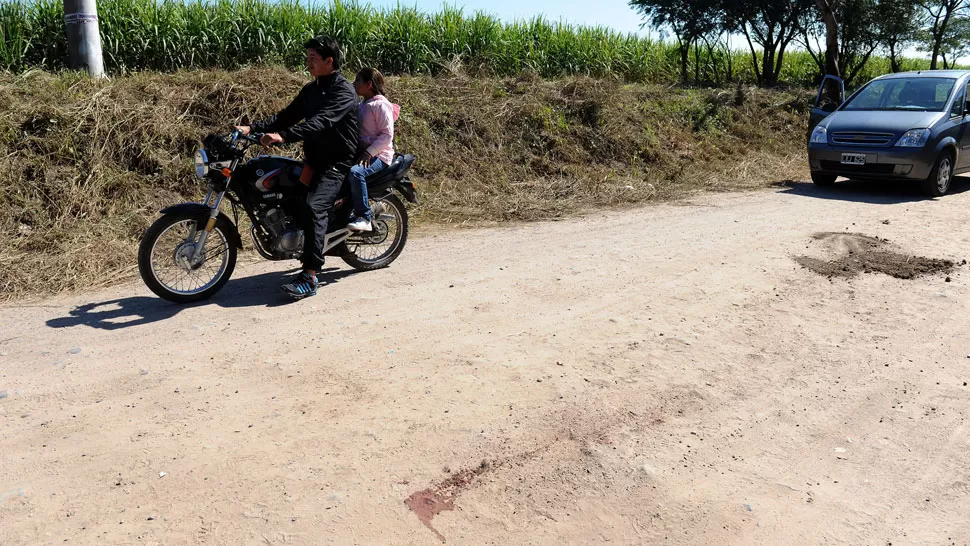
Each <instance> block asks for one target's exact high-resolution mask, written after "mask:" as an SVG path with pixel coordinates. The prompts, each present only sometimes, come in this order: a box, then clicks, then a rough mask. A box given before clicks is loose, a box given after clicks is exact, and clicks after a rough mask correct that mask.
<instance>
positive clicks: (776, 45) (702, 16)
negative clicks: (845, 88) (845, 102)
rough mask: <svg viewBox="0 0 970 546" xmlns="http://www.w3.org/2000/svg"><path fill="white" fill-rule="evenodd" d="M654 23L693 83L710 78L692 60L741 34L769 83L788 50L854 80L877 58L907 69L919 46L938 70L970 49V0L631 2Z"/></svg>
mask: <svg viewBox="0 0 970 546" xmlns="http://www.w3.org/2000/svg"><path fill="white" fill-rule="evenodd" d="M629 4H630V6H631V7H633V8H634V9H635V10H637V11H638V12H639V13H640V14H641V15H642V16H644V18H645V19H646V23H645V24H647V25H649V26H651V27H653V28H655V29H658V30H661V31H664V32H670V33H671V34H672V35H673V37H674V38H676V40H677V47H678V51H679V53H680V76H681V79H682V80H683V81H685V82H690V81H692V80H693V81H695V82H697V81H701V80H702V79H703V78H705V77H707V75H705V74H703V73H702V71H703V67H701V66H700V64H699V63H694V71H693V74H692V73H691V70H690V67H691V63H690V57H691V54H692V53H693V54H694V57H695V59H697V58H700V56H701V54H702V52H706V53H708V54H709V53H710V52H713V51H714V50H715V49H717V48H719V47H722V44H724V43H726V40H727V37H728V36H740V37H742V38H743V39H744V41H745V43H746V45H747V48H748V50H749V52H750V60H751V63H752V68H753V70H754V73H755V75H756V77H757V80H758V82H759V83H760V84H761V85H765V86H772V85H776V84H777V83H779V76H780V74H781V70H782V67H783V63H784V60H785V55H786V54H788V53H790V52H791V51H792V50H793V49H802V50H804V51H807V52H808V53H809V54H810V55H811V57H812V59H813V60H814V61H815V64H816V66H817V67H818V73H819V77H821V75H823V74H833V75H837V76H840V77H842V78H843V79H844V80H845V81H846V83H847V84H850V85H851V83H852V82H853V81H854V80H855V79H856V77H858V76H859V75H860V74H861V73H862V72H863V69H864V68H865V67H866V65H867V64H868V63H869V62H870V60H871V59H872V58H873V56H875V55H883V56H885V57H886V58H888V59H889V64H890V67H891V70H892V71H893V72H899V71H901V70H902V65H903V63H902V61H903V55H904V53H905V52H906V51H909V50H912V49H916V50H918V51H922V52H926V53H928V54H929V56H930V68H931V69H932V70H936V69H939V68H944V69H945V68H952V67H955V66H956V64H957V62H958V61H959V60H960V59H961V58H963V57H965V56H966V55H967V54H970V0H630V2H629Z"/></svg>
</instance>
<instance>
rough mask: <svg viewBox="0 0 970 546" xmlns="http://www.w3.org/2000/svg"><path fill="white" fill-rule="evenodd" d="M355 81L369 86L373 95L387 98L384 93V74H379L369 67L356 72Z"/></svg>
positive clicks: (379, 72)
mask: <svg viewBox="0 0 970 546" xmlns="http://www.w3.org/2000/svg"><path fill="white" fill-rule="evenodd" d="M357 81H359V82H361V83H369V84H371V86H372V89H373V90H374V94H375V95H384V96H385V97H386V96H387V95H386V94H385V93H384V74H381V71H380V70H378V69H376V68H371V67H369V66H368V67H365V68H361V69H360V71H359V72H357Z"/></svg>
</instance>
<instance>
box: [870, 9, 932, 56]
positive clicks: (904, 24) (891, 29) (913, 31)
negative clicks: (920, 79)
mask: <svg viewBox="0 0 970 546" xmlns="http://www.w3.org/2000/svg"><path fill="white" fill-rule="evenodd" d="M920 15H922V13H920V10H919V9H918V6H917V5H916V4H914V3H913V1H912V0H879V2H878V4H877V5H876V20H877V22H878V24H879V43H880V45H881V46H882V47H883V48H885V51H886V53H887V55H888V56H889V66H890V69H891V70H892V71H893V72H901V71H902V70H903V67H902V57H903V51H904V50H905V49H906V48H907V47H908V46H909V45H910V44H912V43H913V42H915V41H916V36H917V31H918V30H919V27H920V21H919V16H920Z"/></svg>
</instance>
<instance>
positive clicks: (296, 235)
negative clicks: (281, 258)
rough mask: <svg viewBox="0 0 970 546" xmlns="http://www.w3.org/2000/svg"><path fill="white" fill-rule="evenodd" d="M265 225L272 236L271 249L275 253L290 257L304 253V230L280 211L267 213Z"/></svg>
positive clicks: (264, 217) (264, 218) (275, 210)
mask: <svg viewBox="0 0 970 546" xmlns="http://www.w3.org/2000/svg"><path fill="white" fill-rule="evenodd" d="M263 225H264V226H266V229H267V230H268V231H269V232H270V235H271V236H272V240H271V243H270V248H271V249H272V250H273V251H274V252H276V253H279V254H284V255H287V256H289V255H292V254H294V253H296V254H299V253H300V252H302V251H303V230H302V229H300V227H299V226H298V225H297V224H296V222H294V221H293V219H292V218H290V217H289V216H288V215H286V214H285V213H284V212H283V211H281V210H280V209H275V208H274V209H270V210H268V211H266V215H265V216H263Z"/></svg>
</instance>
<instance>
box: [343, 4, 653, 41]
mask: <svg viewBox="0 0 970 546" xmlns="http://www.w3.org/2000/svg"><path fill="white" fill-rule="evenodd" d="M361 3H362V4H366V3H369V4H371V5H372V6H374V7H394V6H397V5H398V0H370V1H368V0H361ZM446 3H447V4H448V5H449V6H455V7H460V8H464V10H465V11H466V12H467V13H474V12H476V11H485V12H488V13H491V14H494V15H497V16H498V17H500V18H501V19H503V20H506V21H512V20H515V19H531V18H532V17H534V16H536V15H543V16H545V17H546V19H549V20H551V21H559V20H563V21H566V22H568V23H573V24H578V25H587V26H604V27H610V28H613V29H615V30H618V31H620V32H636V33H640V34H647V33H649V31H647V30H644V31H640V28H639V26H640V23H642V22H643V19H642V18H641V17H640V15H639V14H637V12H635V11H633V9H631V8H630V6H628V5H627V3H626V1H625V0H598V1H595V2H591V1H589V0H586V1H584V2H578V1H556V0H518V1H516V0H491V1H486V0H456V1H451V2H442V0H400V4H401V5H402V6H409V7H410V6H416V7H417V8H418V9H419V10H421V11H425V12H435V11H439V10H440V9H441V6H443V5H444V4H446ZM653 34H654V35H656V33H655V32H654V33H653Z"/></svg>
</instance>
